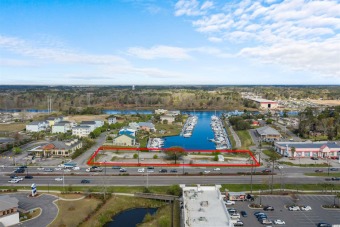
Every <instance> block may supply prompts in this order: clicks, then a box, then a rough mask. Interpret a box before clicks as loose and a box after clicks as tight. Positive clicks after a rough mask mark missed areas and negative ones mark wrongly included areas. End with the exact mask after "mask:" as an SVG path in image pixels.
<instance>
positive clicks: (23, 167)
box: [19, 165, 27, 169]
mask: <svg viewBox="0 0 340 227" xmlns="http://www.w3.org/2000/svg"><path fill="white" fill-rule="evenodd" d="M19 168H20V169H26V168H27V166H25V165H23V166H19Z"/></svg>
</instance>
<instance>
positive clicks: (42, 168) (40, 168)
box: [37, 167, 45, 170]
mask: <svg viewBox="0 0 340 227" xmlns="http://www.w3.org/2000/svg"><path fill="white" fill-rule="evenodd" d="M44 169H45V168H44V167H38V168H37V170H44Z"/></svg>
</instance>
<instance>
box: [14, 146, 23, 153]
mask: <svg viewBox="0 0 340 227" xmlns="http://www.w3.org/2000/svg"><path fill="white" fill-rule="evenodd" d="M13 152H14V154H20V153H21V152H22V149H21V148H20V147H13Z"/></svg>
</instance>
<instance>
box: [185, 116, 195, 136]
mask: <svg viewBox="0 0 340 227" xmlns="http://www.w3.org/2000/svg"><path fill="white" fill-rule="evenodd" d="M197 120H198V117H197V116H196V115H193V116H189V117H188V119H187V121H186V122H185V124H184V126H183V129H182V132H181V136H183V137H186V138H188V137H191V136H192V132H193V130H194V128H195V126H196V124H197Z"/></svg>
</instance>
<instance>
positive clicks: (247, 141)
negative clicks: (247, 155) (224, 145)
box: [235, 130, 254, 150]
mask: <svg viewBox="0 0 340 227" xmlns="http://www.w3.org/2000/svg"><path fill="white" fill-rule="evenodd" d="M235 132H236V133H237V135H238V136H239V138H240V140H241V144H242V146H241V147H240V150H249V147H250V146H252V145H254V144H253V141H252V139H251V137H250V134H249V132H248V131H247V130H241V131H235Z"/></svg>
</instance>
